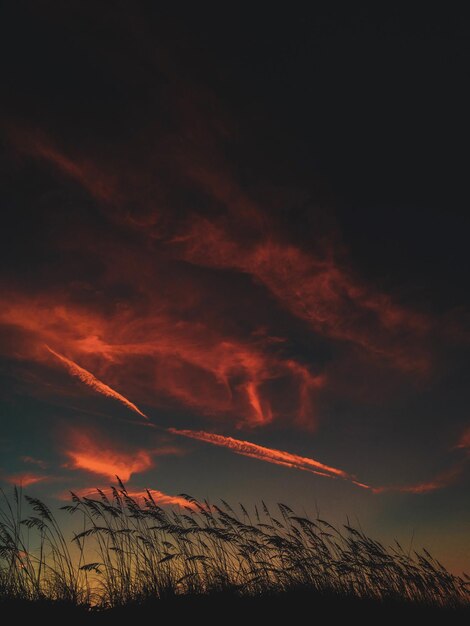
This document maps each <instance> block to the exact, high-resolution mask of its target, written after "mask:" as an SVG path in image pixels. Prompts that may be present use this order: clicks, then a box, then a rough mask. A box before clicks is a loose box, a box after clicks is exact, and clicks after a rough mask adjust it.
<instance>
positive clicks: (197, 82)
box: [0, 1, 470, 573]
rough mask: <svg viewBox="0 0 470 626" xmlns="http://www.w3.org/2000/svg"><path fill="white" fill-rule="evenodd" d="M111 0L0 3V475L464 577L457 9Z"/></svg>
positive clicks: (461, 47)
mask: <svg viewBox="0 0 470 626" xmlns="http://www.w3.org/2000/svg"><path fill="white" fill-rule="evenodd" d="M110 6H111V5H108V4H106V3H102V4H95V3H86V2H76V1H72V2H68V3H65V4H64V3H59V2H53V1H50V2H42V3H36V2H15V3H10V5H9V6H7V7H4V8H3V9H2V12H3V17H2V20H1V23H2V26H1V29H2V32H1V33H0V35H1V36H0V40H1V46H2V59H3V68H2V82H3V95H2V103H1V110H0V127H1V132H2V142H1V145H0V160H1V172H2V174H1V176H2V184H1V191H0V194H1V206H2V217H1V220H2V226H1V229H0V240H1V241H0V255H1V266H0V301H1V306H0V377H1V382H0V419H1V425H2V427H1V431H0V482H1V486H2V487H3V488H5V489H10V488H11V487H12V485H14V484H21V485H22V486H23V488H24V489H25V490H27V491H28V492H29V493H34V494H37V495H39V496H40V497H43V498H46V499H48V500H50V501H51V502H54V503H56V504H57V505H60V504H61V503H63V501H64V499H66V498H67V497H68V492H69V491H70V490H73V491H74V492H76V493H82V494H87V493H90V492H91V490H92V489H93V488H94V487H106V486H107V485H109V484H111V483H113V482H115V476H116V475H118V476H119V477H120V479H121V480H122V481H124V482H125V483H126V485H128V488H129V491H132V493H135V494H136V495H138V494H139V493H141V492H142V491H143V490H145V489H146V488H150V489H152V490H154V491H155V493H156V494H157V497H158V498H159V499H160V502H161V503H162V504H174V505H178V504H180V503H181V498H179V494H181V493H190V494H191V495H193V496H195V497H198V498H208V499H210V500H211V501H216V500H217V499H220V498H224V499H226V500H228V501H229V502H240V501H241V502H244V503H245V505H253V504H255V503H257V502H259V501H260V500H261V499H264V500H265V501H266V502H279V501H281V502H282V501H283V502H286V503H288V504H289V505H291V506H294V508H295V507H296V508H298V509H299V510H304V509H305V510H306V511H308V512H313V513H318V512H319V513H321V514H322V516H323V517H327V518H328V519H331V520H332V521H334V522H337V523H342V522H344V521H345V520H346V519H349V520H350V521H353V522H354V523H356V524H360V525H361V527H362V528H364V530H366V531H367V532H369V533H370V534H371V535H373V536H374V537H377V538H379V539H382V540H384V541H386V542H387V541H390V542H391V541H392V540H393V539H394V538H397V539H399V540H400V541H401V542H403V543H404V544H405V545H406V546H409V547H414V546H416V547H418V546H421V545H425V546H426V547H427V548H428V549H429V550H430V551H431V552H432V553H434V554H435V555H436V556H437V557H438V558H439V559H440V560H442V561H443V562H444V564H446V565H447V566H448V567H449V568H450V569H452V570H453V571H456V572H457V573H460V572H461V571H462V570H465V569H466V570H467V571H468V570H470V532H469V531H470V498H469V497H468V493H469V487H470V463H469V461H470V416H469V412H468V403H469V391H468V389H469V386H468V380H469V373H470V372H469V365H468V363H469V359H468V354H469V345H470V327H469V310H470V309H469V305H470V302H469V293H468V264H469V259H468V232H469V211H468V206H469V200H470V192H469V187H468V182H467V176H468V170H469V166H470V157H469V151H468V145H469V139H470V123H469V120H468V110H469V106H470V102H469V94H468V90H467V88H466V87H467V82H468V80H467V79H468V63H469V60H470V41H469V38H468V29H467V25H466V24H465V23H464V22H463V21H462V20H461V19H458V16H457V17H456V18H455V19H452V17H451V16H447V18H446V19H442V16H440V15H437V14H436V15H432V14H429V13H428V14H427V15H426V16H423V15H421V16H419V17H417V18H416V19H414V18H413V17H412V16H407V19H406V20H404V19H403V18H402V16H399V15H398V14H394V13H393V12H391V13H389V14H387V15H386V16H385V19H384V16H383V15H381V16H379V15H376V14H374V13H371V12H369V11H366V10H365V9H358V8H357V7H354V8H351V9H350V12H348V13H344V14H341V15H335V14H334V13H332V12H331V13H328V11H327V10H326V9H325V10H323V12H318V13H316V14H312V15H301V14H299V13H295V12H294V11H292V13H289V14H286V13H285V12H284V13H281V12H280V13H277V14H276V13H275V12H274V11H272V10H270V12H269V13H266V12H260V13H259V14H256V12H253V11H250V12H249V13H248V12H244V11H242V9H241V8H237V9H236V8H235V7H234V8H233V9H232V10H228V9H227V8H225V9H224V10H222V9H220V10H219V11H218V12H217V11H216V12H212V13H210V15H203V14H202V12H201V11H200V10H198V9H196V8H193V9H191V10H187V11H185V12H184V13H183V12H182V11H181V13H180V14H176V12H174V13H173V14H171V12H164V11H162V9H161V8H157V7H156V4H155V3H151V2H148V3H146V2H132V3H130V2H116V3H113V7H112V9H111V8H110ZM353 9H354V12H353Z"/></svg>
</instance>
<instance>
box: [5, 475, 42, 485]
mask: <svg viewBox="0 0 470 626" xmlns="http://www.w3.org/2000/svg"><path fill="white" fill-rule="evenodd" d="M49 478H50V477H49V476H43V475H40V474H32V473H29V472H25V473H22V474H12V475H11V476H7V477H6V478H5V480H6V481H7V482H8V483H10V484H11V485H17V486H21V487H29V486H30V485H36V484H37V483H41V482H44V481H45V480H49Z"/></svg>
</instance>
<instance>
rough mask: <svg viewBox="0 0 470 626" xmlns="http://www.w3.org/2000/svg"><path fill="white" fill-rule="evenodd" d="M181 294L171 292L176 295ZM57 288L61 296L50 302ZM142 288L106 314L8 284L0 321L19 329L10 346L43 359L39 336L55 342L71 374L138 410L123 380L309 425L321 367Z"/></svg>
mask: <svg viewBox="0 0 470 626" xmlns="http://www.w3.org/2000/svg"><path fill="white" fill-rule="evenodd" d="M183 288H184V285H183ZM186 291H187V290H186ZM183 295H184V294H183ZM179 296H180V294H179V291H177V293H176V294H175V296H174V297H179ZM60 297H62V298H63V300H64V301H63V304H57V300H58V299H59V298H60ZM146 297H147V298H148V299H149V302H150V303H151V306H149V309H148V310H141V309H136V310H133V309H132V308H131V307H121V308H118V309H116V310H114V311H112V312H111V313H109V312H107V314H106V315H103V314H100V313H99V312H98V311H95V310H93V309H91V308H89V307H85V306H83V305H82V306H77V305H76V304H75V303H71V302H70V301H68V298H67V296H66V295H62V296H59V295H57V296H56V295H54V294H51V295H50V296H49V297H48V296H38V297H36V298H34V299H32V300H29V301H28V299H26V298H21V297H19V296H18V295H15V294H11V293H10V294H9V296H8V298H7V299H5V306H4V307H2V308H1V309H0V323H3V324H9V325H11V326H15V327H16V328H18V329H20V330H21V331H22V332H23V333H24V342H23V344H21V343H20V342H19V341H16V342H15V350H16V354H18V355H21V356H22V357H23V358H30V359H34V360H36V361H40V362H43V361H44V360H45V357H44V352H46V351H45V350H44V344H46V345H51V344H52V345H60V346H62V352H63V351H66V352H67V355H69V356H67V357H65V356H64V355H63V353H59V352H57V351H56V350H52V349H51V348H48V352H49V353H50V354H53V356H54V357H55V358H56V359H58V360H59V361H60V363H61V364H62V365H64V366H65V367H66V369H67V371H69V373H70V374H71V375H72V376H76V377H78V378H79V379H80V380H82V382H84V383H85V384H87V385H88V386H89V387H91V388H93V389H94V390H95V391H97V392H98V393H101V394H104V395H106V396H108V397H113V398H114V399H116V400H118V401H119V402H121V403H123V404H124V405H125V406H127V407H128V408H130V409H131V410H132V411H134V412H137V413H138V414H139V415H144V414H143V412H142V411H141V410H140V409H139V408H138V406H137V405H136V404H134V403H133V402H131V401H129V400H128V398H127V397H126V396H125V395H124V394H122V393H120V392H118V391H116V389H126V395H127V393H132V394H134V395H135V396H136V397H138V398H139V399H140V400H142V401H144V402H145V403H146V404H155V402H158V401H160V402H162V401H166V399H167V398H172V399H174V400H176V401H177V402H178V403H179V404H182V405H184V406H189V407H191V408H193V409H195V410H197V411H198V412H200V413H202V414H205V415H209V416H214V417H220V416H222V415H223V416H224V418H226V419H227V418H229V419H234V420H236V421H237V424H239V425H242V424H243V425H247V426H262V425H264V424H266V423H269V422H271V421H272V420H275V419H280V418H282V419H294V420H296V421H297V422H298V423H299V424H302V425H303V426H305V427H308V428H313V427H314V426H315V425H316V410H315V400H316V396H317V394H318V393H319V391H321V390H322V389H323V388H324V387H325V386H326V384H327V379H326V376H325V375H324V374H317V373H314V372H312V371H310V369H309V368H308V367H307V366H306V365H304V364H302V363H300V362H298V361H296V360H295V359H293V358H283V357H282V354H281V353H280V352H281V350H282V347H283V342H282V341H279V340H273V339H271V338H270V337H269V336H267V335H266V333H264V334H263V333H261V334H257V335H251V336H248V337H244V338H242V337H237V336H236V334H235V333H233V334H232V333H230V332H228V331H226V330H225V328H224V326H225V323H226V322H225V320H224V319H223V318H218V323H214V324H212V323H211V321H210V319H209V320H208V321H207V322H203V321H202V320H198V319H196V320H191V319H189V320H188V319H180V315H181V314H178V312H177V311H178V308H177V307H175V310H173V306H172V304H173V302H172V301H171V300H170V301H166V302H165V303H164V305H165V306H164V307H163V306H162V305H161V304H160V305H159V304H158V301H156V300H154V296H153V295H152V294H150V293H149V294H148V295H147V296H146ZM154 301H155V305H154V306H153V302H154ZM191 304H192V303H191V302H190V303H189V304H188V307H190V306H191ZM185 306H186V305H185ZM158 307H159V309H158ZM162 309H163V310H162ZM165 309H166V310H165ZM19 346H21V350H22V353H21V352H19ZM77 362H80V363H86V368H85V367H84V366H83V365H78V363H77ZM89 363H90V365H88V364H89ZM91 368H93V370H92V371H93V374H91V372H90V369H91ZM103 379H106V381H107V383H108V384H105V383H103V382H102V381H103ZM280 400H282V402H283V404H282V403H281V402H280ZM144 417H145V416H144Z"/></svg>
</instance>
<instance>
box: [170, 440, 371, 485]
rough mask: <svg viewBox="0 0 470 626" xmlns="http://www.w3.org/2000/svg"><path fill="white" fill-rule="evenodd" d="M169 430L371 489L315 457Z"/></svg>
mask: <svg viewBox="0 0 470 626" xmlns="http://www.w3.org/2000/svg"><path fill="white" fill-rule="evenodd" d="M168 432H170V433H172V434H174V435H179V436H181V437H188V438H189V439H196V440H198V441H204V442H205V443H210V444H213V445H215V446H220V447H222V448H228V449H229V450H232V452H235V454H241V455H242V456H248V457H250V458H253V459H258V460H259V461H265V462H267V463H273V464H274V465H281V466H284V467H289V468H292V469H297V470H301V471H304V472H311V473H313V474H317V475H319V476H325V477H328V478H343V479H344V480H349V481H351V482H353V483H354V484H355V485H357V486H359V487H362V488H364V489H369V486H368V485H365V484H363V483H359V482H358V481H356V479H355V478H354V477H353V476H352V475H350V474H348V473H347V472H345V471H343V470H341V469H338V468H336V467H331V466H330V465H326V464H325V463H321V462H320V461H317V460H315V459H311V458H308V457H303V456H299V455H297V454H292V453H291V452H286V451H284V450H277V449H275V448H266V447H265V446H259V445H257V444H255V443H251V442H249V441H243V440H240V439H234V438H233V437H225V436H223V435H217V434H215V433H208V432H205V431H201V430H179V429H177V428H169V429H168Z"/></svg>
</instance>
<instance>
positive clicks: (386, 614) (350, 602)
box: [0, 592, 470, 625]
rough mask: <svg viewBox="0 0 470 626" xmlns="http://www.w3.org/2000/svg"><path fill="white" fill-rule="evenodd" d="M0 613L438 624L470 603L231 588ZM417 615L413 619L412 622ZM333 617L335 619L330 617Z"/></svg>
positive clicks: (25, 606)
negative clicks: (245, 592)
mask: <svg viewBox="0 0 470 626" xmlns="http://www.w3.org/2000/svg"><path fill="white" fill-rule="evenodd" d="M0 611H1V613H0V615H3V616H4V617H7V619H8V618H9V619H8V621H9V622H10V621H11V620H12V619H14V620H17V619H19V620H21V621H22V620H24V619H34V620H38V619H40V620H44V621H45V623H48V624H51V623H52V624H55V623H61V624H67V623H68V624H75V623H77V624H78V623H92V624H116V623H120V622H121V620H122V621H124V622H125V623H129V622H131V623H132V620H145V621H146V623H157V622H158V621H161V620H162V619H166V618H170V619H172V620H177V621H178V620H179V619H193V620H194V619H201V620H204V622H205V623H209V624H212V623H213V624H216V623H218V624H219V623H221V622H222V623H223V622H224V621H225V620H227V619H230V620H238V619H239V620H243V621H245V620H255V619H256V620H258V619H261V620H262V621H263V622H266V621H271V620H279V621H280V620H282V621H284V620H288V619H295V620H298V619H302V620H306V621H311V622H315V621H318V620H320V619H321V620H325V619H327V620H328V622H329V623H331V622H330V620H331V619H333V620H338V619H347V620H351V619H361V620H362V621H363V623H364V622H365V623H366V624H368V623H371V624H372V623H377V624H384V623H385V624H388V623H390V624H392V623H393V624H397V620H399V619H406V620H407V623H411V624H412V623H424V622H423V620H426V619H430V618H433V619H436V618H437V619H438V620H439V622H438V623H440V624H445V625H447V624H465V623H470V605H468V606H466V607H463V606H461V607H457V608H449V607H448V608H438V607H431V606H424V605H419V604H416V603H404V602H403V603H402V602H397V601H376V600H361V599H358V598H354V597H351V598H348V597H339V596H333V595H331V596H320V595H318V594H314V593H311V592H310V593H309V592H286V593H278V594H273V595H269V594H265V595H262V596H258V597H253V598H246V597H244V598H240V597H235V596H233V595H231V594H223V593H221V594H212V595H210V596H181V597H176V598H169V599H166V600H155V601H148V600H147V601H146V602H145V603H132V604H128V605H126V606H123V607H115V608H112V609H97V608H86V607H83V606H74V605H71V604H67V603H62V602H53V601H46V600H45V601H34V602H28V601H15V600H9V601H3V602H0ZM415 620H416V622H415ZM334 623H336V621H334Z"/></svg>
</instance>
